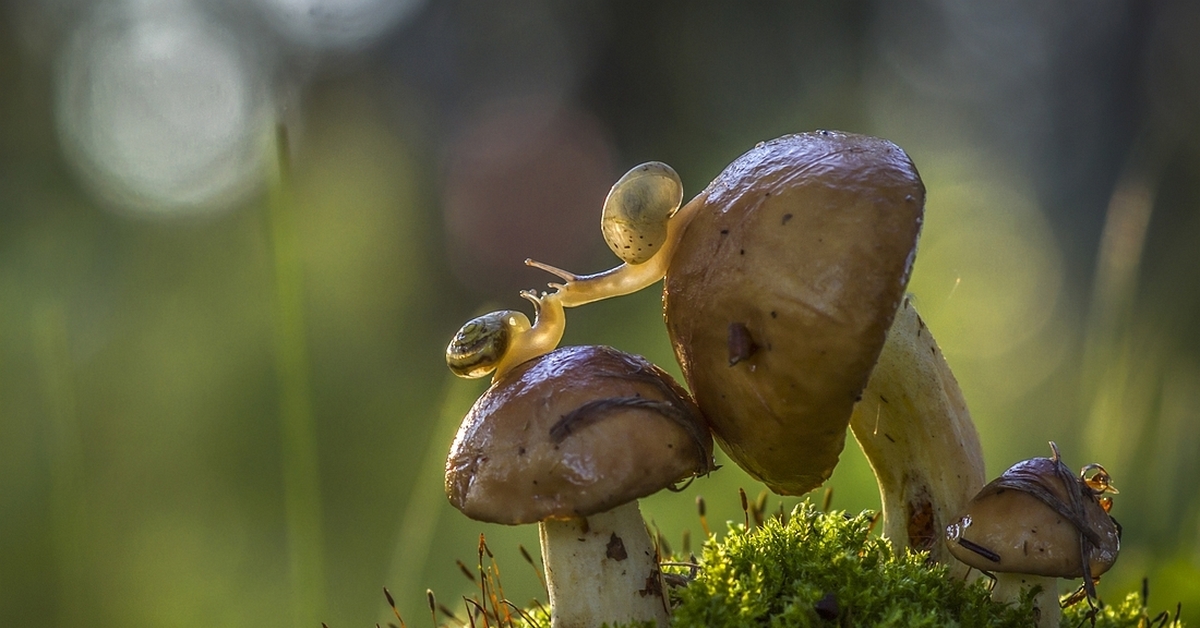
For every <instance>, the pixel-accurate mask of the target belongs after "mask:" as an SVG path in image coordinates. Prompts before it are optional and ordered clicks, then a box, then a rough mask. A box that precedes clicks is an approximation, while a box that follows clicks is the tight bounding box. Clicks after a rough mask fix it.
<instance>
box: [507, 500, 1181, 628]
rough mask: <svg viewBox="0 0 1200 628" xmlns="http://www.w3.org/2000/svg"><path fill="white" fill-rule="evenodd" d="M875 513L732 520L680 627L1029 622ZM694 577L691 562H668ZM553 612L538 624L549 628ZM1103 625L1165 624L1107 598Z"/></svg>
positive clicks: (1073, 620)
mask: <svg viewBox="0 0 1200 628" xmlns="http://www.w3.org/2000/svg"><path fill="white" fill-rule="evenodd" d="M871 522H872V515H871V514H870V513H862V514H859V515H856V516H851V515H848V514H845V513H841V512H832V513H828V514H827V513H823V512H821V511H819V510H818V509H816V508H814V507H812V506H811V505H809V504H807V503H803V504H801V505H799V506H798V507H797V508H796V509H795V510H794V511H792V514H791V516H790V517H787V518H786V521H785V520H781V519H780V518H779V517H773V518H770V519H768V520H767V521H766V522H765V523H764V524H763V525H761V526H758V527H754V528H750V529H747V528H746V527H745V526H743V525H741V524H739V525H731V526H730V527H729V530H728V532H727V533H726V535H725V536H724V537H723V538H715V537H714V538H711V539H709V540H708V541H707V542H706V543H705V545H704V549H703V552H702V556H701V557H700V559H699V567H698V568H696V569H695V576H694V577H692V578H691V579H690V582H688V583H687V585H686V586H682V587H676V588H673V589H672V592H671V597H672V602H673V605H674V607H675V609H674V616H673V617H672V621H671V624H672V625H673V626H680V627H684V626H686V627H689V628H690V627H696V628H727V627H728V628H733V627H742V626H755V627H759V626H772V627H778V628H784V627H792V626H797V627H801V626H803V627H807V626H903V627H906V628H908V627H920V626H930V627H934V626H937V627H954V626H961V627H963V628H969V627H975V626H978V627H996V628H1003V627H1006V626H1011V627H1022V628H1025V627H1028V626H1030V625H1032V604H1031V603H1030V600H1026V601H1025V602H1024V604H1023V605H1021V606H1019V607H1013V606H1001V605H998V604H994V603H993V602H992V601H991V600H990V599H989V592H988V584H989V583H988V581H987V579H986V578H983V579H977V580H975V581H973V582H962V581H959V580H955V579H951V578H949V577H948V576H947V574H946V570H945V568H943V567H941V566H939V565H930V564H926V562H925V556H924V555H923V554H918V553H912V552H908V553H906V554H904V555H903V556H894V555H893V551H892V547H891V544H890V543H889V542H888V541H887V540H886V539H883V538H880V537H878V536H875V535H873V534H872V533H871V527H872V525H871ZM667 570H668V571H669V572H671V573H675V574H679V575H683V576H687V577H690V571H691V570H690V568H688V567H686V566H684V567H678V566H674V567H668V568H667ZM544 610H545V609H540V610H539V611H532V612H531V615H530V618H531V619H533V620H534V622H533V623H524V624H523V625H527V626H538V627H539V628H541V627H548V626H549V625H550V621H549V619H550V618H549V616H548V614H547V613H545V612H544ZM1088 613H1089V608H1088V605H1087V604H1086V603H1079V604H1076V605H1074V606H1072V607H1070V608H1067V609H1065V610H1064V611H1063V619H1062V625H1063V626H1064V627H1072V628H1073V627H1076V626H1090V625H1091V623H1090V622H1091V619H1090V618H1089V617H1088ZM1095 619H1096V623H1095V626H1096V627H1097V628H1143V627H1154V628H1166V627H1167V626H1176V625H1177V624H1173V623H1171V622H1170V620H1169V619H1166V618H1165V616H1159V617H1157V618H1152V617H1150V616H1149V615H1148V613H1147V610H1146V608H1145V607H1144V606H1143V604H1142V600H1141V597H1140V596H1139V595H1137V594H1131V595H1129V596H1128V597H1127V598H1125V600H1124V601H1123V602H1122V603H1121V604H1119V605H1117V606H1105V605H1101V607H1100V608H1099V609H1098V611H1097V613H1096V618H1095Z"/></svg>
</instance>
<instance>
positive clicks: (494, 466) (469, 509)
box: [446, 346, 713, 628]
mask: <svg viewBox="0 0 1200 628" xmlns="http://www.w3.org/2000/svg"><path fill="white" fill-rule="evenodd" d="M712 469H713V461H712V439H711V436H710V435H709V432H708V428H707V426H706V425H705V422H704V420H703V418H702V417H701V415H700V412H699V409H698V408H697V407H696V405H695V403H694V402H693V401H692V400H691V398H690V397H689V396H688V394H687V392H686V391H685V390H683V389H682V388H681V387H680V386H679V385H678V384H676V383H675V382H674V380H672V379H671V377H670V376H669V375H667V374H666V373H665V372H664V371H662V370H661V369H659V368H658V367H656V366H654V365H653V364H651V363H649V362H647V361H646V360H645V359H643V358H640V357H637V356H633V355H630V354H627V353H623V352H620V351H617V350H616V349H612V348H609V347H602V346H581V347H579V346H575V347H563V348H560V349H557V350H555V351H552V352H550V353H548V354H546V355H543V356H540V357H537V358H534V359H531V360H528V361H525V362H523V363H521V364H519V365H517V366H515V367H513V368H512V369H510V370H508V371H507V372H506V373H504V374H503V375H501V376H500V377H499V378H498V379H496V380H495V381H494V382H493V384H492V386H491V387H490V388H489V389H488V390H487V391H486V392H485V393H484V394H483V395H482V396H481V397H480V398H479V400H478V401H477V402H476V403H475V405H474V406H473V407H472V408H471V410H470V412H469V413H468V414H467V416H466V418H465V419H464V420H463V423H462V426H461V427H460V428H459V431H458V435H457V436H456V437H455V439H454V444H453V445H452V446H451V449H450V455H449V457H448V459H447V461H446V494H447V496H448V497H449V499H450V502H451V503H452V504H453V505H454V506H455V507H457V508H458V509H459V510H461V511H462V512H463V513H464V514H466V515H467V516H468V517H471V518H472V519H477V520H480V521H487V522H493V523H502V524H510V525H517V524H525V523H538V524H539V531H540V536H541V544H542V558H543V561H544V562H545V566H546V581H547V586H548V589H549V596H550V604H551V607H552V610H551V613H552V624H553V626H555V627H556V628H564V627H577V626H578V627H583V626H599V625H601V624H602V623H605V622H608V623H610V624H612V623H616V622H623V623H628V622H637V621H651V620H653V621H656V622H658V623H659V625H664V626H665V625H666V623H667V621H668V619H669V615H670V611H669V606H668V603H667V600H666V598H665V597H664V590H663V582H662V576H661V573H660V571H659V566H658V560H657V555H656V552H655V549H654V546H653V544H652V542H651V540H650V536H649V535H648V533H647V531H646V528H645V524H644V522H643V521H642V518H641V515H640V513H639V511H638V506H637V499H638V498H641V497H645V496H647V495H649V494H651V493H655V492H657V491H659V490H661V489H663V488H669V487H672V486H673V485H674V484H675V483H677V482H680V481H682V480H686V479H688V478H691V477H694V476H696V475H702V474H706V473H708V472H710V471H711V470H712Z"/></svg>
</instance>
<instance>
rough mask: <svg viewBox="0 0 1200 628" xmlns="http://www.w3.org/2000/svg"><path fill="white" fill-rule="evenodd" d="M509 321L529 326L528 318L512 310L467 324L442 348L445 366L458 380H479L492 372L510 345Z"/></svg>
mask: <svg viewBox="0 0 1200 628" xmlns="http://www.w3.org/2000/svg"><path fill="white" fill-rule="evenodd" d="M513 319H516V321H515V322H516V323H517V325H516V326H520V324H521V321H524V327H525V328H528V327H529V318H528V317H526V316H525V315H524V314H522V313H521V312H514V311H512V310H500V311H499V312H491V313H489V314H484V315H483V316H479V317H476V318H473V319H471V320H469V321H467V322H466V324H464V325H463V326H462V328H461V329H459V330H458V333H457V334H454V339H453V340H451V341H450V345H449V346H447V347H446V366H449V367H450V370H451V371H453V372H454V374H455V375H458V376H459V377H468V378H476V377H483V376H484V375H487V374H488V373H490V372H492V371H493V370H494V369H495V368H496V364H497V363H498V362H499V361H500V359H501V358H502V357H504V353H505V352H506V351H508V347H509V345H510V344H511V342H512V334H513V331H514V330H513V329H512V328H513V327H514V325H513V324H512V323H511V322H510V321H512V320H513Z"/></svg>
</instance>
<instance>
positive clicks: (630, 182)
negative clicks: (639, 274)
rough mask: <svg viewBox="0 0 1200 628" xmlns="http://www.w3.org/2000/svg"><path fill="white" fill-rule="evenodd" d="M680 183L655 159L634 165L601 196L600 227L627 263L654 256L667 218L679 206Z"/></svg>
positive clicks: (609, 245)
mask: <svg viewBox="0 0 1200 628" xmlns="http://www.w3.org/2000/svg"><path fill="white" fill-rule="evenodd" d="M682 200H683V183H682V182H681V181H680V180H679V175H678V174H676V173H675V170H674V169H673V168H671V167H670V166H668V165H667V164H664V163H662V162H658V161H650V162H647V163H644V164H642V165H640V166H636V167H634V168H633V169H632V170H630V171H629V172H627V173H625V176H623V177H621V179H620V180H619V181H617V182H616V183H615V184H614V185H613V187H612V190H609V192H608V198H606V199H604V214H603V216H602V217H601V219H600V229H601V230H602V231H603V232H604V240H605V241H606V242H608V248H610V249H612V251H613V253H616V254H617V257H619V258H621V259H622V260H624V261H625V263H627V264H641V263H643V262H645V261H646V260H648V259H650V258H651V257H653V256H654V254H655V253H657V252H658V250H659V249H660V248H661V247H662V244H663V241H664V240H665V239H666V237H667V219H668V218H670V217H671V215H672V214H674V213H675V210H676V209H679V203H680V202H681V201H682Z"/></svg>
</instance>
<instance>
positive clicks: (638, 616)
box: [538, 501, 670, 628]
mask: <svg viewBox="0 0 1200 628" xmlns="http://www.w3.org/2000/svg"><path fill="white" fill-rule="evenodd" d="M538 530H539V532H540V536H541V542H542V559H543V560H544V561H545V564H546V588H547V589H548V592H549V595H550V608H551V611H550V612H551V626H552V627H553V628H592V627H594V626H599V625H601V624H603V623H606V622H607V623H608V624H610V625H611V624H615V623H618V622H619V623H633V622H645V621H655V622H657V623H658V625H659V626H666V625H667V623H668V622H669V621H670V610H669V608H668V606H667V601H666V598H665V597H664V588H663V579H662V572H661V571H660V570H659V566H658V555H657V552H656V551H655V549H654V545H653V544H652V543H651V541H650V535H649V533H648V532H647V531H646V524H645V522H643V521H642V515H641V512H640V511H639V510H638V505H637V501H631V502H629V503H627V504H624V505H621V506H618V507H616V508H613V509H612V510H609V511H607V512H602V513H599V514H595V515H591V516H589V517H587V518H586V519H585V518H582V517H581V518H577V519H566V520H561V519H560V520H547V521H543V522H541V523H540V524H538Z"/></svg>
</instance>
